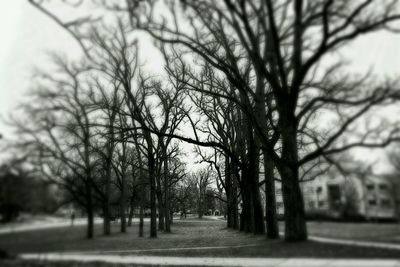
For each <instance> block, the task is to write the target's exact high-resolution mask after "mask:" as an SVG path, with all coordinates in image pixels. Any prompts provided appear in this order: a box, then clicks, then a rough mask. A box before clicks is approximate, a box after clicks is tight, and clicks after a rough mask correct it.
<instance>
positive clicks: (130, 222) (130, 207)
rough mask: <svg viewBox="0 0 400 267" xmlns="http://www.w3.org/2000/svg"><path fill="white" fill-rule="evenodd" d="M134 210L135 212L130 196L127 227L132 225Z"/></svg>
mask: <svg viewBox="0 0 400 267" xmlns="http://www.w3.org/2000/svg"><path fill="white" fill-rule="evenodd" d="M134 212H135V208H134V201H133V196H132V197H131V201H130V202H129V216H128V227H130V226H132V220H133V216H134Z"/></svg>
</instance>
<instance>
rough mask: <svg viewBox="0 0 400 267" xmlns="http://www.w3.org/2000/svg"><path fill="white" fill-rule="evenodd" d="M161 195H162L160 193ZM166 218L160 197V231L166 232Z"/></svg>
mask: <svg viewBox="0 0 400 267" xmlns="http://www.w3.org/2000/svg"><path fill="white" fill-rule="evenodd" d="M160 195H161V193H160ZM164 219H165V216H164V207H163V203H162V198H161V197H158V230H161V231H164V230H165V220H164Z"/></svg>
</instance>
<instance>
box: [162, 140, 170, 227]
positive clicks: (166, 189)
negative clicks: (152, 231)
mask: <svg viewBox="0 0 400 267" xmlns="http://www.w3.org/2000/svg"><path fill="white" fill-rule="evenodd" d="M163 152H164V153H163V154H164V155H163V157H164V208H165V210H164V218H165V232H167V233H170V232H171V221H170V210H169V179H168V178H169V175H168V174H169V170H168V155H167V148H166V147H164V148H163Z"/></svg>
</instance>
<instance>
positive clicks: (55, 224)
mask: <svg viewBox="0 0 400 267" xmlns="http://www.w3.org/2000/svg"><path fill="white" fill-rule="evenodd" d="M94 222H95V223H102V219H101V218H95V221H94ZM86 224H87V219H86V218H78V219H75V221H74V226H77V225H86ZM68 226H71V220H70V219H54V220H34V221H29V222H23V223H10V224H7V225H2V226H0V235H1V234H9V233H17V232H26V231H32V230H41V229H49V228H60V227H68Z"/></svg>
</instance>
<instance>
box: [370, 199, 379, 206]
mask: <svg viewBox="0 0 400 267" xmlns="http://www.w3.org/2000/svg"><path fill="white" fill-rule="evenodd" d="M376 204H377V203H376V199H370V200H368V205H370V206H376Z"/></svg>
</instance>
